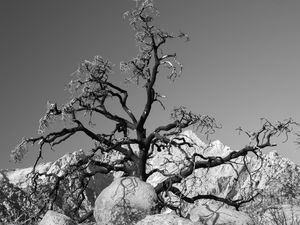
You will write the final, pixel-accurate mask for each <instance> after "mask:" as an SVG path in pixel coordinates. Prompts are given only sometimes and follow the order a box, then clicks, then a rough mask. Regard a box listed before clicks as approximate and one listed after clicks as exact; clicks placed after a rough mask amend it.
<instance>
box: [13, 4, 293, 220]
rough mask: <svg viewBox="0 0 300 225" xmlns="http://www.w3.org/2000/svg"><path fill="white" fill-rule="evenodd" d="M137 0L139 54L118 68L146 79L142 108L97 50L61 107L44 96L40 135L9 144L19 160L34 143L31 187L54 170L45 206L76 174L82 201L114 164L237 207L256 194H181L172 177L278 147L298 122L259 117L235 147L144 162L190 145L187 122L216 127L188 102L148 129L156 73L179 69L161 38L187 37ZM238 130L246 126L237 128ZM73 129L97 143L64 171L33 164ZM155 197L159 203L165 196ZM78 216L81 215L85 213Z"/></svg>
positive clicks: (136, 79)
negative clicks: (106, 126) (106, 123)
mask: <svg viewBox="0 0 300 225" xmlns="http://www.w3.org/2000/svg"><path fill="white" fill-rule="evenodd" d="M136 2H137V5H136V8H135V9H133V10H131V11H128V12H126V13H125V14H124V15H125V17H127V18H128V19H129V22H130V25H131V26H132V28H133V29H134V31H135V32H136V33H135V39H136V42H137V46H138V49H139V53H138V55H137V56H136V57H134V58H133V59H131V60H129V61H127V62H121V63H120V69H121V71H122V72H124V73H126V74H127V80H126V81H127V82H131V83H134V84H136V85H141V86H143V88H144V91H145V92H146V99H145V102H144V106H143V110H142V113H141V114H140V115H137V114H135V113H134V111H133V110H131V108H132V106H130V105H129V104H128V101H127V100H128V98H129V97H130V96H129V94H128V91H127V90H126V89H123V88H122V87H120V86H118V85H116V84H114V83H113V82H111V79H110V78H111V75H112V69H113V68H112V63H111V62H110V61H108V60H105V59H104V58H102V57H100V56H96V57H94V59H93V60H91V61H84V62H83V63H81V64H80V65H79V68H78V70H77V71H76V72H75V73H74V79H73V80H72V81H71V82H70V83H69V84H68V88H69V91H70V93H71V94H72V99H71V100H70V101H69V102H67V103H66V104H64V105H62V106H61V107H59V106H58V105H57V104H56V103H48V108H47V111H46V113H45V115H44V117H43V118H41V120H40V126H39V133H40V135H39V136H38V137H34V138H25V139H23V140H22V142H21V144H19V145H18V146H17V147H16V149H15V150H13V151H12V157H13V158H14V159H15V160H16V161H19V160H21V159H22V157H23V155H24V154H25V153H26V152H27V148H28V144H33V145H35V144H37V146H38V147H39V155H38V157H37V159H36V162H35V164H34V169H33V181H34V183H35V184H36V185H35V187H37V186H38V185H37V182H36V180H37V179H38V177H40V176H42V175H44V176H52V178H53V179H52V180H54V183H53V186H52V189H51V190H50V191H49V196H48V197H49V199H50V200H49V201H48V202H46V203H47V204H45V207H46V205H47V206H48V205H52V204H53V202H55V201H56V200H57V196H58V193H59V187H60V185H61V184H62V183H63V181H64V180H65V179H67V177H71V176H73V175H74V174H77V175H76V177H77V181H78V182H77V184H76V185H74V186H73V187H74V188H75V189H74V190H73V191H74V193H76V194H77V195H76V196H78V207H79V205H80V203H81V202H82V201H83V199H84V195H83V191H84V190H85V188H86V187H87V185H88V183H89V179H90V178H91V177H93V176H94V175H95V174H96V173H103V174H108V173H110V172H113V171H122V172H123V174H124V176H136V177H139V178H140V179H142V180H143V181H147V179H148V178H149V177H150V176H151V175H152V174H154V173H161V174H163V175H165V176H167V179H165V180H164V181H163V182H161V183H159V184H158V185H157V186H156V187H155V190H156V192H157V193H158V195H159V196H160V195H162V193H166V192H170V193H172V194H174V195H176V196H179V197H180V199H182V200H184V201H186V202H188V203H193V202H195V201H197V200H199V199H212V200H216V201H221V202H223V203H226V204H228V205H231V206H234V207H235V208H236V209H238V208H239V207H240V206H241V205H242V204H243V203H246V202H249V201H250V200H252V199H253V196H251V197H249V198H247V199H235V200H233V199H230V198H222V197H219V196H216V195H213V194H203V195H196V196H193V197H189V196H186V195H184V194H183V193H182V192H181V190H180V189H179V188H178V187H176V184H179V183H181V182H183V181H184V179H185V178H187V177H188V176H190V175H191V174H192V173H193V171H195V170H199V169H203V168H212V167H217V166H220V165H223V164H227V163H230V162H231V161H232V160H234V159H236V158H239V157H245V156H247V155H248V154H249V153H254V154H256V155H259V152H260V151H261V150H262V149H264V148H266V147H272V146H275V144H273V143H272V138H273V137H277V136H278V135H288V134H289V133H290V132H291V131H292V126H293V125H295V122H294V121H293V120H291V119H289V120H286V121H284V122H278V123H276V124H273V123H271V122H269V121H268V120H264V121H263V125H262V128H261V129H260V130H258V131H257V132H251V133H250V132H244V133H245V134H247V135H248V136H249V138H250V139H251V143H250V144H249V145H247V146H245V147H244V148H242V149H240V150H238V151H233V152H231V153H230V154H228V155H227V156H225V157H218V156H210V157H207V156H204V155H202V154H200V153H194V154H192V155H188V154H186V156H185V157H186V158H185V159H186V161H187V162H188V163H187V164H186V166H185V167H183V168H181V169H180V170H179V171H177V172H176V173H174V174H172V173H171V174H166V172H165V171H163V170H160V169H157V168H156V169H153V170H151V169H149V167H148V166H147V165H148V162H149V160H150V159H151V158H152V157H153V155H154V154H155V153H156V152H161V151H168V150H169V149H170V148H171V147H176V148H180V149H184V148H183V147H191V146H192V145H193V144H192V143H190V142H189V141H187V140H186V139H185V138H182V136H180V134H181V133H182V131H183V130H184V129H185V128H189V127H193V128H194V129H197V130H198V131H199V132H202V133H203V134H206V135H209V134H211V133H213V132H214V131H215V129H217V128H219V126H218V124H217V123H216V121H215V119H214V118H212V117H210V116H207V115H199V114H194V113H192V112H191V111H189V110H188V109H187V108H185V107H183V106H179V107H176V108H175V109H174V110H173V112H172V113H171V118H172V121H171V122H170V123H168V124H163V125H161V126H159V127H157V128H156V129H154V130H153V131H150V132H149V131H148V130H147V128H146V125H145V124H146V121H147V120H148V118H149V115H150V113H151V110H152V107H153V105H154V104H157V103H158V104H160V105H161V106H162V107H163V108H164V102H163V97H164V96H162V95H161V94H160V93H158V91H157V86H158V85H159V82H157V78H158V76H166V78H167V79H170V80H173V81H174V80H176V78H177V77H178V76H179V75H180V74H181V72H182V65H181V64H180V62H179V61H178V60H177V55H176V53H169V52H167V48H166V45H167V43H168V42H169V41H170V40H171V39H185V40H186V41H188V40H189V37H188V36H187V35H186V34H184V33H179V34H173V33H169V32H166V31H164V30H163V29H160V28H158V27H157V26H155V25H154V24H153V20H154V18H155V16H156V15H157V14H158V11H157V10H156V9H155V7H154V5H153V2H152V1H151V0H141V1H136ZM112 101H114V102H115V103H114V104H118V105H119V106H120V109H121V111H120V112H119V113H118V114H114V113H113V112H112V111H111V110H110V107H109V104H111V102H112ZM133 107H134V106H133ZM99 117H104V118H106V119H108V120H110V121H112V122H113V124H114V125H113V127H112V129H111V130H110V131H108V132H100V133H98V132H97V131H95V130H97V129H95V126H96V125H95V124H94V123H96V124H97V118H99ZM87 118H88V119H87ZM59 120H63V121H65V122H66V123H65V124H66V126H65V127H64V128H63V129H60V130H58V131H52V132H50V131H48V128H49V127H50V125H51V124H52V123H55V122H58V121H59ZM96 127H97V126H96ZM240 131H243V130H242V129H240ZM77 133H83V134H85V135H86V136H88V137H89V138H90V139H91V141H92V142H93V143H95V147H94V148H92V149H91V150H90V154H89V155H87V156H86V157H85V158H84V159H82V160H80V161H79V162H77V163H76V164H74V165H70V168H69V170H68V171H67V172H66V173H65V174H64V175H63V176H57V175H55V174H51V175H49V174H47V173H40V172H38V171H36V170H35V168H36V166H37V164H38V162H39V161H40V159H41V157H42V154H43V148H44V146H45V145H49V146H50V147H51V148H53V147H55V146H56V145H59V144H61V143H62V142H64V141H66V140H67V139H70V138H71V137H72V136H74V135H75V134H77ZM133 146H135V148H133ZM90 165H93V166H95V167H97V170H96V171H92V172H91V171H90V172H89V171H88V170H87V168H88V167H89V166H90ZM160 199H161V201H162V204H163V201H164V200H163V198H160ZM165 205H166V204H165ZM170 207H172V206H170ZM77 209H78V208H77ZM77 209H76V210H77ZM78 220H81V221H82V220H83V219H78Z"/></svg>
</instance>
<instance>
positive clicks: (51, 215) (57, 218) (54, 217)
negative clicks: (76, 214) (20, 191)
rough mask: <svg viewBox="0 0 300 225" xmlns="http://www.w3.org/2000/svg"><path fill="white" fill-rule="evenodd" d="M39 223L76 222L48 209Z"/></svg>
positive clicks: (65, 224)
mask: <svg viewBox="0 0 300 225" xmlns="http://www.w3.org/2000/svg"><path fill="white" fill-rule="evenodd" d="M39 225H76V223H75V222H74V221H73V220H71V219H70V218H69V217H67V216H65V215H63V214H61V213H58V212H55V211H52V210H49V211H48V212H47V213H46V214H45V216H44V217H43V219H42V220H41V221H40V223H39Z"/></svg>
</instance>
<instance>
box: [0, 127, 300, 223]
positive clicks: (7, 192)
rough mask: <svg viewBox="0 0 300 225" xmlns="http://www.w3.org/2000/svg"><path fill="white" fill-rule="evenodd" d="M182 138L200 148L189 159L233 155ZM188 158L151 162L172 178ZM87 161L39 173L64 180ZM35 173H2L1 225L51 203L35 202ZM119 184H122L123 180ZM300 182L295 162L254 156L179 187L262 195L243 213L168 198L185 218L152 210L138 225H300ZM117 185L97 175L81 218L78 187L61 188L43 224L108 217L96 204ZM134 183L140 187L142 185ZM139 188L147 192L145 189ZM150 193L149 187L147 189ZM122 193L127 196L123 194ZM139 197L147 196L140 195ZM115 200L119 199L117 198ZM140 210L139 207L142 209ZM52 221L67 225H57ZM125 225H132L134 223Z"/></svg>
mask: <svg viewBox="0 0 300 225" xmlns="http://www.w3.org/2000/svg"><path fill="white" fill-rule="evenodd" d="M182 135H183V137H184V138H185V139H186V140H189V141H190V142H192V143H195V147H192V148H189V149H186V152H188V154H193V153H194V152H199V153H202V154H204V155H205V156H224V155H227V154H228V153H230V152H231V151H233V150H231V149H230V148H229V147H228V146H225V145H223V144H222V143H221V142H220V141H215V142H212V143H210V144H205V143H204V142H202V141H201V140H200V139H199V138H198V137H197V136H196V135H195V134H194V133H193V132H191V131H186V132H184V133H183V134H182ZM182 154H183V153H182V152H181V151H180V150H178V149H175V148H174V149H171V151H170V152H169V153H163V152H161V153H157V154H156V155H155V157H154V158H153V159H152V161H151V167H152V168H164V169H165V171H169V172H171V171H174V170H178V169H180V166H184V163H185V162H184V157H183V155H182ZM84 156H85V153H84V152H83V151H77V152H74V153H70V154H67V155H65V156H63V157H62V158H60V159H58V160H57V161H55V162H53V163H46V164H41V165H39V166H38V167H37V170H38V171H40V172H41V173H42V172H46V173H55V174H57V175H63V174H64V173H65V172H66V171H68V166H69V165H70V164H72V163H74V162H76V161H78V160H80V159H81V158H83V157H84ZM166 158H167V159H172V163H171V162H170V163H166V160H165V159H166ZM31 169H32V168H25V169H15V170H2V171H0V186H1V188H0V199H1V201H0V222H2V223H3V224H9V223H11V224H21V221H24V220H26V219H27V220H28V219H29V217H30V215H32V214H34V213H36V211H37V210H38V209H39V208H40V207H41V206H42V205H43V204H42V203H43V202H44V201H46V200H47V199H46V197H45V199H43V198H40V199H32V198H33V197H32V196H31V195H30V194H29V193H30V190H31V188H32V184H31V183H30V181H29V179H27V178H28V174H30V171H31ZM118 179H119V180H120V179H121V178H118ZM164 179H166V177H164V176H163V175H161V174H158V173H156V174H153V175H152V176H151V177H150V178H149V179H148V180H147V182H148V183H149V184H151V185H153V186H155V185H156V184H158V183H160V182H161V181H163V180H164ZM299 179H300V168H299V166H298V165H296V164H294V163H293V162H292V161H290V160H289V159H286V158H283V157H281V156H280V155H279V154H278V153H276V152H270V153H268V154H266V155H261V158H257V157H256V156H254V155H253V156H250V157H247V158H243V159H237V160H235V161H234V162H233V163H232V164H226V165H222V166H219V167H216V168H211V169H207V170H198V171H195V173H194V174H192V175H191V176H190V177H188V178H187V179H185V180H184V182H182V184H181V185H179V186H178V187H179V188H181V189H182V190H184V193H185V194H186V195H187V196H194V195H196V194H199V193H201V194H214V195H217V196H220V197H230V198H231V199H239V198H248V197H249V196H250V195H253V194H258V195H257V198H256V199H255V200H254V201H251V202H250V203H248V204H245V206H244V207H242V208H241V209H240V211H236V210H235V209H234V208H233V207H228V206H226V205H224V204H220V203H218V202H213V201H207V200H206V201H205V200H201V201H197V202H196V203H194V204H185V203H183V202H182V201H180V199H177V198H176V197H175V196H167V197H166V200H167V201H169V202H170V203H172V204H177V205H178V208H180V213H181V215H182V216H183V217H185V218H182V217H179V216H178V215H176V214H175V212H174V211H172V210H164V211H163V213H161V214H157V213H154V212H155V210H154V211H153V210H152V209H151V210H152V211H151V210H150V211H151V213H148V214H149V215H148V216H146V214H147V213H146V214H145V215H144V216H143V218H144V217H145V216H146V217H145V218H144V219H142V218H139V219H138V220H139V222H138V223H137V224H139V225H142V224H207V225H210V224H214V225H218V224H219V225H221V224H239V225H242V224H245V225H246V224H261V225H262V224H267V225H274V224H275V225H277V224H293V225H295V224H300V222H299V221H297V220H298V218H300V201H299V196H300V186H299V183H300V182H299ZM112 180H113V176H112V175H97V177H95V178H93V179H92V180H91V181H90V182H89V184H88V187H87V188H86V191H85V192H84V196H85V198H84V200H83V204H82V207H80V208H78V210H77V214H76V213H75V214H74V213H70V209H72V208H74V207H75V208H76V204H77V202H76V199H72V195H70V194H69V192H70V191H69V189H70V188H71V189H72V181H68V182H65V183H61V185H62V187H63V189H62V191H61V192H60V193H59V197H60V200H59V201H57V202H58V203H57V204H56V205H55V207H54V209H55V210H54V211H55V212H53V211H49V212H48V213H47V214H46V215H45V216H44V218H43V220H42V221H41V222H40V224H41V225H43V224H76V223H75V222H74V221H72V220H71V219H70V218H69V217H71V218H73V219H74V218H75V220H76V219H78V218H80V217H81V216H83V215H84V214H87V213H89V212H91V211H92V210H93V209H95V211H96V214H97V213H98V214H99V213H100V214H101V212H102V214H103V208H102V209H101V210H100V209H99V210H98V208H99V207H95V202H99V201H103V200H97V201H96V199H97V197H98V196H99V194H100V193H101V192H102V190H103V189H104V188H106V187H107V186H108V185H109V184H111V182H112ZM121 180H122V179H121ZM39 182H40V184H41V187H42V188H41V189H39V190H40V191H41V192H43V191H44V192H46V190H47V188H49V186H50V185H52V183H53V182H54V181H53V180H51V179H47V176H44V178H42V179H40V180H39ZM122 182H123V181H122ZM123 183H124V184H125V186H126V184H127V183H126V182H125V181H124V182H123ZM134 183H136V184H139V181H136V182H134ZM124 184H123V186H124ZM132 185H133V183H130V182H129V183H128V185H127V186H128V187H130V186H132ZM151 185H150V186H151ZM127 186H126V187H127ZM137 186H139V187H142V186H143V185H142V184H141V185H137ZM145 187H149V186H147V185H146V186H145ZM129 189H130V188H129ZM109 190H110V191H107V189H106V192H107V193H111V191H112V189H109ZM124 190H127V189H124ZM133 190H134V191H133V192H132V191H131V192H130V193H131V194H132V193H133V195H134V193H141V192H142V193H143V192H145V193H148V194H149V193H150V191H149V190H148V189H147V190H143V189H141V190H139V191H140V192H138V190H137V192H135V189H133ZM118 193H119V194H120V193H122V192H119V191H118ZM124 193H125V192H124ZM75 194H76V193H75ZM40 196H43V195H40ZM105 196H108V194H105ZM137 196H141V195H140V194H137ZM146 198H147V197H145V196H144V197H143V198H142V199H141V201H142V202H143V200H144V199H146ZM110 199H113V198H112V197H111V198H110ZM28 200H34V201H28ZM128 201H129V200H128ZM130 201H132V200H130ZM30 202H34V204H36V205H32V204H31V203H30ZM143 203H145V202H143ZM136 204H137V205H139V203H136ZM150 208H151V207H150ZM99 211H101V212H99ZM131 211H132V210H131ZM146 211H147V210H146ZM150 211H149V212H150ZM46 212H47V210H45V211H44V213H46ZM98 214H97V215H98ZM152 214H154V215H152ZM177 214H178V212H177ZM94 215H95V212H94ZM41 219H42V216H41V218H40V219H37V220H36V223H38V221H39V220H41ZM52 220H53V221H62V222H53V221H52ZM45 221H46V222H45ZM135 222H137V221H135ZM135 222H134V223H135ZM298 222H299V223H298ZM134 223H133V224H134ZM0 224H1V223H0ZM81 224H83V223H81ZM85 224H88V220H87V221H85ZM89 224H96V223H95V220H94V218H93V216H92V217H90V222H89ZM99 224H100V223H99ZM107 224H109V223H107ZM114 224H116V223H114ZM124 224H128V221H127V222H126V223H124Z"/></svg>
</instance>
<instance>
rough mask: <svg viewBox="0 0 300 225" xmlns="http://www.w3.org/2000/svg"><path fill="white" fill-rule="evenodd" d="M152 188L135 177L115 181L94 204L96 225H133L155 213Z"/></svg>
mask: <svg viewBox="0 0 300 225" xmlns="http://www.w3.org/2000/svg"><path fill="white" fill-rule="evenodd" d="M157 201H158V200H157V195H156V193H155V191H154V188H153V187H152V186H151V185H150V184H148V183H146V182H144V181H142V180H140V179H139V178H137V177H122V178H118V179H115V180H114V181H113V182H112V183H111V184H110V185H109V186H108V187H107V188H105V189H104V190H103V191H102V192H101V193H100V195H99V196H98V198H97V199H96V202H95V208H94V217H95V220H96V222H97V225H104V224H105V225H123V224H124V225H127V224H135V223H136V222H138V221H139V220H142V219H143V218H144V217H146V216H147V215H151V214H154V213H156V212H157Z"/></svg>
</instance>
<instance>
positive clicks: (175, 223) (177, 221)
mask: <svg viewBox="0 0 300 225" xmlns="http://www.w3.org/2000/svg"><path fill="white" fill-rule="evenodd" d="M136 225H203V224H202V223H200V222H192V221H191V220H188V219H184V218H181V217H179V216H177V215H176V214H173V213H168V214H156V215H149V216H146V217H145V218H144V219H142V220H141V221H139V222H138V223H137V224H136Z"/></svg>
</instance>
